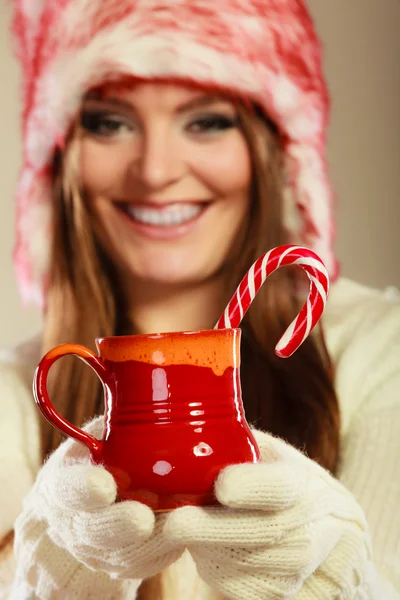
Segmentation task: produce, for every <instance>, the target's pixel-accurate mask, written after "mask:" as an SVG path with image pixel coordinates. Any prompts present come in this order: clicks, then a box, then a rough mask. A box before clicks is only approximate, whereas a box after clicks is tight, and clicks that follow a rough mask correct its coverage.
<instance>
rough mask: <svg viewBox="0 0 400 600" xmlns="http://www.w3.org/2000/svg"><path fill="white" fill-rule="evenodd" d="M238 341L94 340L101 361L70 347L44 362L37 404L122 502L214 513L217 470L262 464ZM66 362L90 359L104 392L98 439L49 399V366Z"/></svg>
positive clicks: (183, 337) (191, 337)
mask: <svg viewBox="0 0 400 600" xmlns="http://www.w3.org/2000/svg"><path fill="white" fill-rule="evenodd" d="M240 334H241V331H240V329H214V330H209V331H197V332H182V333H164V334H157V335H154V334H152V335H132V336H119V337H107V338H102V339H97V340H96V346H97V349H98V353H99V356H98V355H96V354H95V353H93V352H92V351H91V350H89V349H88V348H85V347H84V346H80V345H76V344H63V345H61V346H57V347H56V348H53V349H52V350H50V352H48V353H47V354H46V355H45V356H44V358H43V359H42V360H41V362H40V363H39V366H38V367H37V370H36V373H35V378H34V395H35V400H36V402H37V405H38V407H39V409H40V410H41V412H42V413H43V415H44V416H45V417H46V419H48V421H50V423H51V424H52V425H53V426H55V427H56V428H58V429H59V430H60V431H61V432H62V433H64V434H66V435H68V436H70V437H72V438H74V439H75V440H77V441H79V442H81V443H82V444H84V445H85V446H87V447H88V448H89V450H90V452H91V456H92V459H93V461H94V462H95V463H101V464H102V465H104V466H105V467H106V468H107V469H108V470H109V471H110V473H112V475H113V476H114V477H115V480H116V482H117V486H118V494H119V498H120V499H121V500H127V499H129V500H137V501H139V502H143V503H144V504H147V505H148V506H150V507H151V508H152V509H153V510H155V511H160V510H171V509H174V508H177V507H179V506H184V505H198V506H200V505H210V504H217V500H216V498H215V496H214V483H215V480H216V478H217V476H218V474H219V473H220V471H221V470H222V469H224V468H225V467H227V466H228V465H232V464H238V463H245V462H257V461H259V460H260V451H259V449H258V447H257V444H256V442H255V439H254V437H253V435H252V433H251V431H250V429H249V426H248V424H247V422H246V419H245V415H244V409H243V403H242V396H241V386H240V374H239V367H240ZM68 354H73V355H75V356H78V357H79V358H81V359H83V361H84V362H85V363H86V364H87V365H89V366H90V367H92V369H93V370H94V371H95V372H96V374H97V375H98V377H99V378H100V380H101V382H102V384H103V388H104V393H105V414H104V434H103V438H102V439H101V440H98V439H96V438H94V437H93V436H92V435H90V434H89V433H87V432H85V431H82V430H81V429H79V428H78V427H75V426H74V425H72V424H71V423H69V422H68V421H66V420H65V419H64V418H63V417H62V416H61V415H60V414H59V413H58V412H57V411H56V410H55V408H54V407H53V405H52V403H51V401H50V398H49V396H48V393H47V388H46V386H47V376H48V373H49V370H50V367H51V366H52V364H53V363H54V362H55V361H56V360H58V359H59V358H61V357H62V356H65V355H68Z"/></svg>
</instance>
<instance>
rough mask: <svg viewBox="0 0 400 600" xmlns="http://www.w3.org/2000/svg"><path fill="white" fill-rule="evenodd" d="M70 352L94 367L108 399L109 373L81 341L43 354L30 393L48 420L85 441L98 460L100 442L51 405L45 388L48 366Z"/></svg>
mask: <svg viewBox="0 0 400 600" xmlns="http://www.w3.org/2000/svg"><path fill="white" fill-rule="evenodd" d="M70 354H72V355H74V356H77V357H78V358H80V359H81V360H83V362H84V363H86V364H87V365H88V366H89V367H91V368H92V369H93V371H94V372H95V373H96V375H97V376H98V378H99V379H100V381H101V382H102V384H103V388H104V393H105V396H106V401H107V398H108V397H110V396H111V386H110V373H109V371H108V370H107V367H106V365H105V364H104V362H103V361H102V359H101V358H100V357H99V356H97V355H96V354H95V353H94V352H92V351H91V350H89V348H86V347H85V346H81V345H80V344H61V345H60V346H56V347H55V348H53V349H52V350H50V351H49V352H47V354H45V356H44V357H43V358H42V360H41V361H40V363H39V365H38V366H37V368H36V371H35V375H34V379H33V394H34V397H35V401H36V404H37V406H38V408H39V410H40V411H41V413H42V414H43V416H44V417H45V418H46V419H47V420H48V421H49V423H51V425H53V426H54V427H56V428H57V429H58V430H59V431H61V433H63V434H65V435H67V436H69V437H71V438H73V439H74V440H76V441H78V442H80V443H81V444H84V445H85V446H86V447H87V448H89V450H90V452H91V454H92V457H93V459H94V460H95V461H96V462H98V461H100V460H101V456H102V451H103V442H102V441H101V440H98V439H96V438H95V437H93V436H92V435H90V434H89V433H87V432H86V431H83V430H82V429H79V428H78V427H75V425H72V423H69V422H68V421H67V420H66V419H64V417H62V416H61V415H60V414H59V413H58V412H57V411H56V409H55V408H54V406H53V404H52V402H51V400H50V397H49V394H48V392H47V377H48V374H49V371H50V368H51V366H52V365H53V364H54V363H55V362H56V360H58V359H59V358H62V357H63V356H68V355H70Z"/></svg>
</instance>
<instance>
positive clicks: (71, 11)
mask: <svg viewBox="0 0 400 600" xmlns="http://www.w3.org/2000/svg"><path fill="white" fill-rule="evenodd" d="M13 1H14V7H15V17H14V26H13V32H14V39H15V42H16V48H17V55H18V57H19V59H20V61H21V63H22V68H23V81H24V86H23V92H24V97H23V141H24V157H23V158H24V162H23V169H22V173H21V178H20V182H19V186H18V191H17V204H18V212H17V242H16V247H15V254H14V259H15V265H16V271H17V276H18V280H19V284H20V287H21V291H22V295H23V298H24V300H25V301H28V302H32V301H33V302H35V303H39V304H41V305H43V302H44V293H45V292H44V291H45V284H46V276H47V272H48V263H49V255H50V235H49V231H50V227H49V224H50V218H51V166H50V165H51V160H52V156H53V153H54V151H55V148H56V147H57V146H58V145H60V144H62V142H63V140H64V139H65V135H66V132H67V130H68V128H69V126H70V124H71V122H72V119H73V118H74V117H75V115H76V113H77V111H78V109H79V106H80V103H81V100H82V97H83V95H84V94H85V92H86V91H87V90H88V89H89V88H91V87H93V86H95V85H99V84H101V83H103V82H104V81H106V80H112V79H116V78H120V77H121V76H124V75H133V76H137V77H140V78H145V79H155V78H162V79H165V78H167V79H168V78H171V79H173V80H174V81H176V80H184V81H191V82H193V83H198V84H201V85H210V86H212V87H214V88H215V87H218V88H221V89H223V90H228V91H230V92H234V93H239V94H240V95H241V96H243V95H245V96H246V97H248V98H249V99H250V100H252V101H254V102H255V103H257V104H259V105H260V106H261V107H262V108H263V109H264V110H265V113H266V114H267V115H268V116H269V117H270V118H271V119H272V120H273V121H274V122H275V123H276V125H277V127H278V128H279V131H280V133H281V136H282V143H283V145H284V148H285V153H286V158H287V164H286V167H287V172H288V178H289V183H290V187H291V190H292V193H291V194H290V195H289V196H291V197H292V199H293V200H294V203H293V205H294V206H295V207H296V210H295V211H293V210H292V211H288V214H289V213H291V217H288V221H287V227H288V229H289V231H290V233H291V240H292V241H293V242H296V243H299V242H300V243H302V244H304V245H306V246H308V247H309V248H311V249H313V250H314V251H315V252H317V253H318V254H319V255H320V256H321V258H322V259H323V260H324V262H325V264H326V266H327V268H328V271H329V273H330V275H331V277H332V278H335V276H336V274H337V263H336V259H335V256H334V254H333V250H332V240H333V233H334V227H333V218H332V192H331V188H330V184H329V181H328V175H327V167H326V159H325V143H326V140H325V135H326V126H327V120H328V112H329V98H328V93H327V89H326V86H325V82H324V78H323V75H322V68H321V48H320V43H319V40H318V38H317V36H316V33H315V31H314V27H313V23H312V20H311V18H310V15H309V13H308V12H307V10H306V8H305V6H304V4H303V2H302V0H217V1H216V0H57V1H54V0H13ZM294 213H296V215H297V217H296V218H295V219H293V214H294Z"/></svg>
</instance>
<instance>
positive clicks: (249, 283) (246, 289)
mask: <svg viewBox="0 0 400 600" xmlns="http://www.w3.org/2000/svg"><path fill="white" fill-rule="evenodd" d="M287 265H298V266H299V267H301V268H302V269H303V270H304V271H305V272H306V273H307V275H308V278H309V280H310V291H309V295H308V298H307V301H306V302H305V304H304V306H303V308H302V309H301V311H300V312H299V314H298V315H297V317H296V318H295V319H293V321H292V322H291V324H290V325H289V327H288V328H287V329H286V331H285V333H284V334H283V336H282V337H281V338H280V340H279V342H278V343H277V345H276V346H275V353H276V354H277V355H278V356H280V357H282V358H288V357H289V356H291V355H292V354H293V352H295V351H296V350H297V348H298V347H299V346H301V344H302V343H303V342H304V340H305V339H306V337H307V336H308V335H309V333H310V332H311V330H312V329H313V328H314V327H315V325H316V324H317V323H318V321H319V319H320V317H321V315H322V312H323V310H324V308H325V304H326V300H327V297H328V292H329V278H328V273H327V271H326V268H325V266H324V264H323V262H322V261H321V259H320V258H319V257H318V256H317V254H315V252H312V251H311V250H308V249H307V248H303V247H302V246H279V247H278V248H274V249H273V250H270V251H269V252H267V254H264V255H263V256H261V257H260V258H259V259H258V260H257V261H256V262H255V263H254V264H253V266H252V267H251V268H250V269H249V271H248V273H247V275H245V276H244V277H243V279H242V281H241V282H240V284H239V287H238V288H237V290H236V292H235V294H234V295H233V296H232V299H231V301H230V302H229V304H228V306H227V307H226V309H225V311H224V313H223V314H222V316H221V318H220V319H219V321H218V323H217V324H216V326H215V329H228V328H236V327H239V325H240V323H241V321H242V319H243V317H244V315H245V314H246V312H247V311H248V309H249V308H250V305H251V303H252V302H253V300H254V298H255V296H256V294H257V292H258V290H259V289H260V287H261V286H262V284H263V283H264V281H265V280H266V279H267V277H268V276H269V275H271V273H273V272H274V271H276V270H277V269H279V268H280V267H284V266H287Z"/></svg>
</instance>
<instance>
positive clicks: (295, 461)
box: [165, 432, 380, 600]
mask: <svg viewBox="0 0 400 600" xmlns="http://www.w3.org/2000/svg"><path fill="white" fill-rule="evenodd" d="M254 433H255V436H256V439H257V442H258V444H259V447H260V450H261V453H262V458H263V462H261V463H258V464H244V465H236V466H231V467H228V468H227V469H225V470H224V471H223V472H222V473H221V474H220V476H219V478H218V480H217V483H216V494H217V497H218V499H219V501H220V502H221V504H222V505H223V506H222V507H212V508H211V507H210V508H197V507H185V508H181V509H178V510H176V511H174V512H173V513H171V515H170V516H169V518H168V522H167V524H166V528H165V533H166V535H168V536H169V537H170V538H171V539H173V540H176V541H180V542H182V543H184V544H185V545H186V546H187V548H188V549H189V551H190V553H191V554H192V557H193V559H194V561H195V563H196V566H197V569H198V572H199V575H200V576H201V577H202V579H204V580H205V581H206V583H208V584H209V585H210V586H211V587H213V588H215V589H217V590H219V591H220V592H221V593H222V594H224V595H225V596H226V597H227V598H230V599H232V600H243V599H244V598H245V599H246V600H261V599H262V600H272V599H273V600H283V599H285V600H288V599H293V600H294V599H295V600H331V599H332V598H340V599H341V600H355V599H356V598H357V599H359V600H361V599H364V600H372V598H374V600H375V595H374V593H373V592H372V589H373V583H372V582H373V565H372V562H371V552H370V542H369V535H368V528H367V524H366V521H365V517H364V513H363V511H362V509H361V508H360V506H359V505H358V504H357V502H356V501H355V499H354V497H353V496H352V495H351V493H350V492H348V491H347V490H346V489H345V488H344V487H343V486H342V485H341V484H340V483H339V482H338V481H337V480H336V479H334V478H333V477H332V476H331V475H330V474H329V473H328V472H327V471H325V470H324V469H323V468H321V467H320V466H319V465H318V464H317V463H315V462H314V461H312V460H310V459H309V458H307V457H306V456H304V455H303V454H302V453H300V452H298V451H297V450H296V449H295V448H293V447H292V446H289V445H288V444H286V443H285V442H283V441H282V440H280V439H277V438H274V437H272V436H271V435H268V434H266V433H261V432H254ZM369 581H371V587H369V583H368V582H369ZM369 590H371V592H370V591H369ZM377 600H378V599H377ZM379 600H380V599H379Z"/></svg>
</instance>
